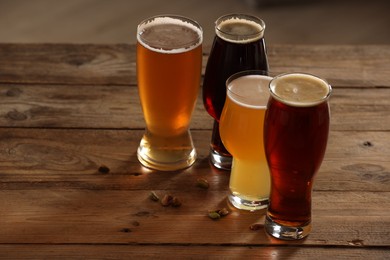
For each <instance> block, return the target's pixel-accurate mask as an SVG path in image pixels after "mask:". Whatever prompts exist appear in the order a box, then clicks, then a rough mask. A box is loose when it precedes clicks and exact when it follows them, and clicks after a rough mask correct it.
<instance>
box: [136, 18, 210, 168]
mask: <svg viewBox="0 0 390 260" xmlns="http://www.w3.org/2000/svg"><path fill="white" fill-rule="evenodd" d="M202 39H203V34H202V28H201V27H200V25H199V24H198V23H196V22H195V21H192V20H190V19H188V18H185V17H181V16H173V15H169V16H155V17H152V18H149V19H146V20H144V21H143V22H141V23H140V24H139V25H138V28H137V80H138V90H139V97H140V100H141V106H142V111H143V115H144V118H145V122H146V130H145V133H144V135H143V137H142V140H141V142H140V145H139V147H138V151H137V156H138V160H139V161H140V162H141V164H143V165H144V166H146V167H148V168H152V169H156V170H161V171H175V170H180V169H184V168H187V167H189V166H191V165H192V164H193V163H194V162H195V160H196V151H195V148H194V145H193V142H192V137H191V134H190V130H189V124H190V121H191V116H192V113H193V110H194V107H195V103H196V99H197V96H198V92H199V88H200V79H201V69H202Z"/></svg>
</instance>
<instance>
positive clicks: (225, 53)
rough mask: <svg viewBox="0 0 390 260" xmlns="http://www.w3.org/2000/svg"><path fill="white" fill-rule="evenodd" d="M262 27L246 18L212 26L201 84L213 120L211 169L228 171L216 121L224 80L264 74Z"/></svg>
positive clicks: (224, 19)
mask: <svg viewBox="0 0 390 260" xmlns="http://www.w3.org/2000/svg"><path fill="white" fill-rule="evenodd" d="M264 31H265V23H264V21H263V20H261V19H259V18H258V17H255V16H251V15H246V14H228V15H224V16H221V17H220V18H218V19H217V21H216V22H215V37H214V42H213V46H212V48H211V52H210V55H209V59H208V61H207V66H206V70H205V76H204V80H203V104H204V106H205V108H206V110H207V112H208V113H209V114H210V116H212V117H213V118H214V119H215V120H214V127H213V133H212V137H211V143H210V161H211V163H212V165H213V166H215V167H216V168H219V169H223V170H230V168H231V163H232V156H231V154H230V153H229V152H228V151H227V150H226V148H225V146H224V145H223V143H222V142H221V138H220V133H219V119H220V116H221V112H222V108H223V105H224V103H225V98H226V85H225V84H226V80H227V79H228V78H229V77H230V76H231V75H233V74H234V73H237V72H240V71H244V70H264V71H267V70H268V59H267V54H266V46H265V39H264Z"/></svg>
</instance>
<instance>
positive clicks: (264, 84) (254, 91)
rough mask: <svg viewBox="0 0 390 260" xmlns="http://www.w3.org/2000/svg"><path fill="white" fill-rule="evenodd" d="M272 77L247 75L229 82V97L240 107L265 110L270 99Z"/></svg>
mask: <svg viewBox="0 0 390 260" xmlns="http://www.w3.org/2000/svg"><path fill="white" fill-rule="evenodd" d="M271 80H272V77H269V76H265V75H254V74H253V75H245V76H241V77H238V78H236V79H234V80H232V81H230V82H229V84H228V86H227V89H228V91H227V96H228V98H230V99H231V100H232V101H234V102H236V103H237V104H239V105H240V106H245V107H249V108H252V109H265V108H266V107H267V103H268V99H269V95H270V94H269V88H268V86H269V83H270V81H271Z"/></svg>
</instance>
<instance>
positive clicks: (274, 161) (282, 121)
mask: <svg viewBox="0 0 390 260" xmlns="http://www.w3.org/2000/svg"><path fill="white" fill-rule="evenodd" d="M270 93H271V96H270V99H269V102H268V105H267V111H266V115H265V119H264V146H265V153H266V157H267V162H268V166H269V168H270V173H271V194H270V205H269V207H268V211H267V216H266V221H265V229H266V231H267V232H268V233H269V234H271V235H272V236H274V237H276V238H279V239H285V240H295V239H301V238H303V237H305V236H307V235H308V234H309V232H310V230H311V191H312V186H313V178H314V175H315V174H316V173H317V171H318V169H319V168H320V165H321V162H322V160H323V157H324V154H325V149H326V144H327V140H328V133H329V119H330V113H329V105H328V98H329V96H330V94H331V86H330V85H329V84H328V83H327V82H326V81H324V80H323V79H320V78H318V77H315V76H313V75H309V74H303V73H291V74H284V75H280V76H277V77H275V78H274V79H273V80H272V81H271V82H270Z"/></svg>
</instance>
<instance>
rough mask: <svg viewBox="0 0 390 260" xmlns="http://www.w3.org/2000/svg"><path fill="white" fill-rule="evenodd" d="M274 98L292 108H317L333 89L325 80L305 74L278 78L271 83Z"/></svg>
mask: <svg viewBox="0 0 390 260" xmlns="http://www.w3.org/2000/svg"><path fill="white" fill-rule="evenodd" d="M270 90H271V94H272V96H273V97H275V98H276V99H278V100H279V101H281V102H282V103H285V104H287V105H291V106H297V107H309V106H315V105H317V104H319V103H321V102H323V101H324V100H326V99H327V98H328V97H329V96H330V93H331V91H332V87H331V86H330V85H329V84H328V83H327V82H326V81H325V80H323V79H320V78H318V77H316V76H313V75H310V74H305V73H290V74H283V75H280V76H277V77H275V78H274V80H272V82H271V83H270Z"/></svg>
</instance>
